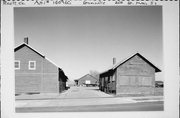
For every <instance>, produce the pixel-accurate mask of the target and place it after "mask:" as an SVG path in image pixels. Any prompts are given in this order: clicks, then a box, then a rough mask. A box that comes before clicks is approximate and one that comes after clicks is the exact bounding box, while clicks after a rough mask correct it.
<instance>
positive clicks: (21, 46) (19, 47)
mask: <svg viewBox="0 0 180 118" xmlns="http://www.w3.org/2000/svg"><path fill="white" fill-rule="evenodd" d="M24 46H27V47H28V48H30V49H31V50H33V51H34V52H36V53H37V54H38V55H40V56H41V57H43V58H45V56H44V55H42V54H41V53H39V52H38V51H36V50H35V49H33V48H32V47H30V46H29V45H27V44H25V43H23V44H21V45H20V46H18V47H16V48H15V49H14V52H16V51H18V50H19V49H21V48H23V47H24Z"/></svg>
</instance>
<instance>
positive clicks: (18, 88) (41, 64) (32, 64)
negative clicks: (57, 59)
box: [14, 39, 68, 94]
mask: <svg viewBox="0 0 180 118" xmlns="http://www.w3.org/2000/svg"><path fill="white" fill-rule="evenodd" d="M14 52H15V63H14V64H15V93H16V94H22V93H29V94H33V93H60V92H62V91H63V90H65V89H66V81H67V79H68V78H67V76H66V75H65V74H64V72H63V70H62V69H60V68H59V67H58V66H57V65H56V64H54V63H53V62H52V61H50V60H49V59H47V58H46V57H45V56H44V55H42V54H41V53H39V52H38V51H36V50H35V49H33V48H32V47H30V46H29V45H28V40H27V39H26V40H25V43H23V44H21V45H20V46H18V47H16V48H15V49H14Z"/></svg>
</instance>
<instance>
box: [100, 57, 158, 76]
mask: <svg viewBox="0 0 180 118" xmlns="http://www.w3.org/2000/svg"><path fill="white" fill-rule="evenodd" d="M136 55H138V56H139V57H141V58H142V59H143V60H144V61H145V62H147V63H148V64H149V65H151V66H152V67H153V68H155V72H161V70H160V69H159V68H157V67H156V66H155V65H154V64H152V63H151V62H150V61H148V60H147V59H146V58H145V57H143V56H142V55H141V54H139V53H136V54H134V55H133V56H131V57H130V58H128V59H126V60H125V61H123V62H120V63H118V64H115V65H114V66H113V67H112V68H110V69H108V70H107V71H105V72H103V73H101V74H104V73H107V72H109V71H112V70H115V69H116V68H118V67H119V66H121V65H122V64H124V63H125V62H127V61H128V60H130V59H132V58H133V57H134V56H136ZM101 74H100V75H101Z"/></svg>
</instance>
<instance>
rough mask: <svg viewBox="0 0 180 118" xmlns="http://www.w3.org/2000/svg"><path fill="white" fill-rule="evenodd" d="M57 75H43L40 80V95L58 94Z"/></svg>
mask: <svg viewBox="0 0 180 118" xmlns="http://www.w3.org/2000/svg"><path fill="white" fill-rule="evenodd" d="M57 78H58V74H51V75H50V74H44V76H43V79H42V90H41V92H42V93H59V82H58V79H57Z"/></svg>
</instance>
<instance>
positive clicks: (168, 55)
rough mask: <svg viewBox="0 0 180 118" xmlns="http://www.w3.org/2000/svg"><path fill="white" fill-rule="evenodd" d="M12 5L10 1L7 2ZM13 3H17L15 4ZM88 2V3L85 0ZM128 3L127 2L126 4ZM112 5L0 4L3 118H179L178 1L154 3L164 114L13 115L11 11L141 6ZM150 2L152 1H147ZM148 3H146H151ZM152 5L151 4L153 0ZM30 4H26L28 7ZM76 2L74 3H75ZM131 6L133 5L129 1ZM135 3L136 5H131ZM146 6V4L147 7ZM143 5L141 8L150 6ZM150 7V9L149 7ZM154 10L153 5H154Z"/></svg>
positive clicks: (65, 113)
mask: <svg viewBox="0 0 180 118" xmlns="http://www.w3.org/2000/svg"><path fill="white" fill-rule="evenodd" d="M10 1H11V0H10ZM15 1H16V0H15ZM86 1H88V0H86ZM128 1H129V0H128ZM128 1H125V2H124V3H123V4H118V5H117V4H114V2H111V1H110V2H108V1H105V2H106V4H105V5H102V4H101V5H99V4H97V5H83V4H82V0H80V1H79V2H78V1H77V0H76V1H75V0H74V1H72V4H71V5H69V4H60V5H49V4H44V5H33V4H32V1H24V2H25V3H27V4H26V5H3V3H2V4H1V115H2V118H59V117H61V118H67V117H73V118H84V117H88V118H92V117H94V118H98V117H104V118H109V117H114V118H120V117H122V118H124V117H125V118H134V117H137V118H148V117H149V118H160V117H161V118H179V1H176V0H175V1H170V0H169V1H160V0H159V1H156V3H157V4H156V5H160V6H162V7H163V14H162V19H163V62H164V63H163V72H164V73H163V74H164V111H134V112H129V111H126V112H122V111H120V112H59V113H57V112H46V113H16V112H15V96H14V95H15V87H14V86H15V79H14V78H15V72H14V8H15V7H71V6H83V7H86V6H100V7H102V6H140V5H128V4H127V3H126V2H128ZM150 1H151V0H150ZM150 1H149V2H150ZM152 1H154V0H152ZM28 2H29V4H28ZM76 2H77V3H76ZM132 2H133V1H132ZM134 2H136V1H134ZM149 2H147V3H149ZM149 5H150V4H148V5H143V6H149ZM151 6H152V5H151ZM153 6H154V5H153Z"/></svg>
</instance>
